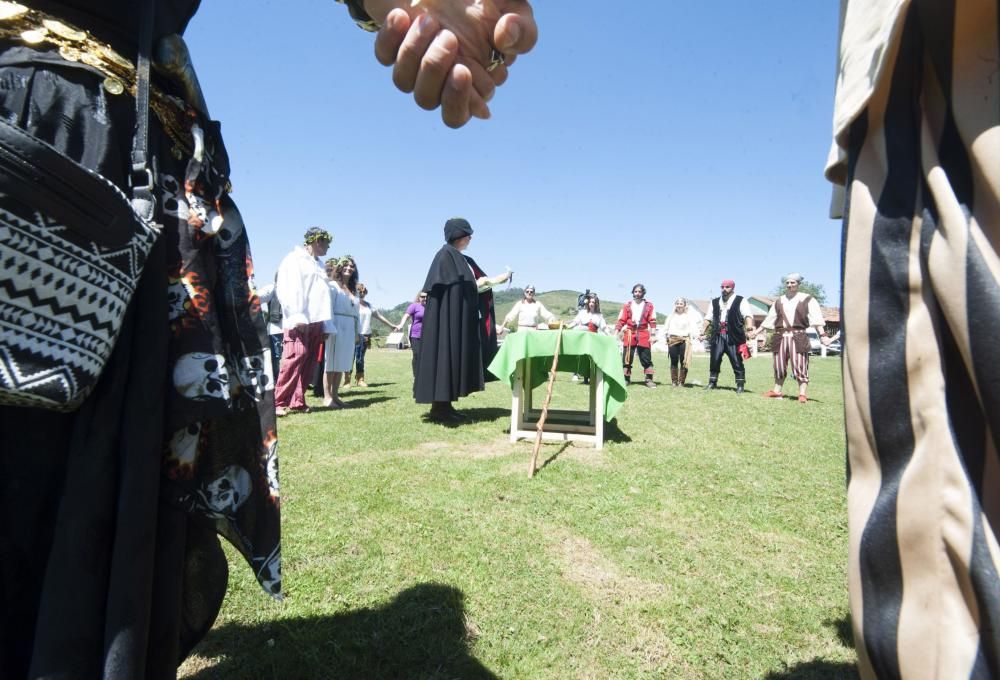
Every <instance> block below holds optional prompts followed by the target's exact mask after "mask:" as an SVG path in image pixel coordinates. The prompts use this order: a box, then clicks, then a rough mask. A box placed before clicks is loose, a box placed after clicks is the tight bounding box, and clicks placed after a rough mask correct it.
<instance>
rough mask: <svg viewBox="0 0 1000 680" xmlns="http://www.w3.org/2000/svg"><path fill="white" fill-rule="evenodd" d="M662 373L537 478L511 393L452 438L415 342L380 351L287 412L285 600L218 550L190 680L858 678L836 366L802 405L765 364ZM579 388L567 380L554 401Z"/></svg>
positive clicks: (488, 396)
mask: <svg viewBox="0 0 1000 680" xmlns="http://www.w3.org/2000/svg"><path fill="white" fill-rule="evenodd" d="M654 362H655V363H656V366H657V369H658V375H657V379H658V380H661V381H662V380H666V381H667V383H668V384H667V385H662V384H661V386H660V387H659V389H656V390H650V389H647V388H645V387H643V386H641V385H634V386H632V387H631V388H630V393H629V400H628V401H627V402H626V404H625V406H624V407H623V408H622V410H621V411H620V412H619V414H618V417H617V418H616V420H615V422H614V423H613V424H612V425H611V426H610V427H609V432H608V437H607V442H606V444H605V448H604V450H602V451H595V450H594V449H593V448H592V447H591V446H588V445H583V444H568V445H567V444H564V443H546V444H545V445H544V446H543V448H542V453H541V455H540V462H542V463H544V466H543V467H542V469H541V470H540V471H539V472H538V473H537V474H536V476H535V478H534V479H530V480H529V479H528V478H527V471H528V461H529V459H530V455H531V445H532V444H531V442H526V441H525V442H519V443H517V444H510V443H509V442H508V441H507V432H506V431H507V429H508V427H509V414H510V411H509V409H510V390H509V388H508V387H507V386H506V385H504V384H501V383H496V382H494V383H490V384H489V386H488V388H487V390H486V391H485V392H483V393H479V394H476V395H474V396H472V397H469V398H467V399H464V400H462V401H460V402H459V403H458V404H457V406H458V407H459V408H460V409H462V410H463V411H464V412H465V413H467V414H468V415H470V416H472V417H473V419H474V422H473V423H471V424H469V425H464V426H462V427H459V428H446V427H443V426H441V425H436V424H431V423H427V422H423V421H422V419H421V414H422V413H423V412H424V411H425V410H426V407H421V406H418V405H416V404H414V403H413V400H412V398H411V396H410V388H411V379H410V355H409V352H399V351H395V350H377V351H373V352H370V353H369V355H368V367H367V368H368V371H367V373H368V380H369V383H370V385H371V387H369V388H368V389H353V390H351V391H348V392H346V393H345V395H344V396H345V400H346V401H348V402H349V403H350V405H351V406H352V408H350V409H346V410H342V411H324V410H322V409H321V408H316V407H318V403H315V401H314V402H313V403H312V404H311V405H312V406H313V407H314V410H313V412H312V413H310V414H306V415H292V416H289V417H288V418H285V419H282V420H281V421H280V425H281V431H280V433H279V434H280V436H281V449H280V451H281V484H282V496H283V498H282V502H283V506H282V513H283V515H282V520H283V545H284V569H283V573H284V579H285V587H286V593H287V598H286V600H285V601H284V602H281V603H275V602H272V601H270V600H269V599H268V598H267V597H266V596H265V595H264V594H263V593H262V592H261V591H260V589H259V588H258V587H257V584H256V582H255V581H254V579H253V576H252V574H251V572H250V570H249V569H248V568H247V567H246V566H245V564H244V563H243V562H242V560H241V558H238V557H235V553H234V552H233V551H231V550H230V551H229V556H230V586H229V593H228V595H227V597H226V601H225V604H224V605H223V608H222V612H221V614H220V616H219V620H218V621H217V622H216V625H215V628H214V630H213V631H212V632H211V633H210V634H209V635H208V637H207V638H206V640H205V641H204V642H203V643H202V644H201V645H200V646H199V647H198V648H197V649H196V650H195V653H194V655H193V656H192V657H191V658H190V659H188V661H187V662H186V663H185V664H184V666H182V668H181V677H188V678H199V679H207V678H226V679H231V678H382V677H385V678H441V679H445V678H531V679H536V678H553V679H555V678H594V679H598V678H844V677H847V678H851V677H856V674H855V672H854V665H853V664H854V659H855V655H854V651H853V649H852V648H851V643H850V626H849V623H848V608H847V586H846V567H845V565H846V556H847V520H846V508H845V484H844V453H843V448H844V434H843V400H842V396H841V389H840V360H839V358H822V359H821V358H814V359H813V361H812V366H811V369H812V376H813V381H812V385H811V389H810V397H811V398H812V401H810V402H809V403H808V404H805V405H803V404H798V403H797V402H795V401H793V400H790V399H786V400H783V401H772V400H765V399H762V398H761V397H760V393H762V392H764V391H765V390H767V389H770V387H771V382H772V381H771V364H770V355H762V356H760V357H758V358H756V359H752V360H750V361H749V362H748V370H747V375H748V388H749V389H750V390H752V392H750V393H747V394H745V395H742V396H739V395H737V394H736V393H735V392H733V391H732V389H731V388H732V386H733V378H732V372H731V371H730V369H729V367H728V365H727V364H724V367H723V371H722V377H721V380H720V386H721V387H722V388H723V389H719V390H715V391H712V392H705V391H703V390H701V389H698V388H695V387H690V386H689V387H688V388H687V389H673V388H671V387H670V386H669V371H668V366H669V361H668V359H667V357H666V355H664V354H654ZM707 374H708V360H707V358H705V357H704V356H703V355H702V356H698V355H696V356H695V359H694V365H693V366H692V371H691V375H690V376H689V380H690V379H695V380H699V381H701V382H705V381H706V379H707ZM792 384H793V383H792V381H791V380H790V381H789V384H788V385H786V391H788V392H791V391H793V387H792ZM585 389H586V388H584V387H583V386H582V385H580V384H578V383H574V382H571V381H570V379H569V375H568V374H560V375H559V381H558V382H557V384H556V397H555V401H556V402H557V405H573V404H584V403H585V401H584V399H585V397H584V393H585ZM537 398H538V399H540V398H541V394H539V395H538V397H537Z"/></svg>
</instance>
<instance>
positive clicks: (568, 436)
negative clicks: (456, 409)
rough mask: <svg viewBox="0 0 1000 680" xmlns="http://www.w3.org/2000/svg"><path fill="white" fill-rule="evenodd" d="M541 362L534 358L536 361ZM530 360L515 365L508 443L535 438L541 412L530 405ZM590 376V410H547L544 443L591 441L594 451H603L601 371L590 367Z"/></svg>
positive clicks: (602, 381) (602, 378)
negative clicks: (592, 373)
mask: <svg viewBox="0 0 1000 680" xmlns="http://www.w3.org/2000/svg"><path fill="white" fill-rule="evenodd" d="M540 360H541V359H537V358H536V359H534V361H540ZM531 362H532V359H530V358H528V359H522V360H521V361H519V362H517V373H516V375H515V378H514V388H513V390H512V397H511V406H510V441H511V442H516V441H517V440H518V439H534V438H535V436H536V435H537V426H538V419H539V418H540V417H541V414H542V411H541V409H537V408H534V407H533V406H532V403H531V386H530V385H531V383H530V381H529V380H528V376H529V375H531ZM592 367H593V369H594V371H593V372H594V375H593V377H592V378H591V381H590V409H589V410H588V411H571V410H559V409H549V413H548V418H547V419H546V421H545V429H544V431H543V432H542V439H543V440H546V441H583V442H591V443H593V445H594V448H595V449H602V448H604V372H603V371H602V370H601V369H600V368H599V367H598V366H596V365H592Z"/></svg>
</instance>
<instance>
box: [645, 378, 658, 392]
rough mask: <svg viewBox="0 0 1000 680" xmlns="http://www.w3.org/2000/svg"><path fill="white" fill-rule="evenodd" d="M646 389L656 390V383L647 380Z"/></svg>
mask: <svg viewBox="0 0 1000 680" xmlns="http://www.w3.org/2000/svg"><path fill="white" fill-rule="evenodd" d="M646 387H648V388H650V389H653V390H655V389H656V383H655V382H653V379H652V378H649V379H647V380H646Z"/></svg>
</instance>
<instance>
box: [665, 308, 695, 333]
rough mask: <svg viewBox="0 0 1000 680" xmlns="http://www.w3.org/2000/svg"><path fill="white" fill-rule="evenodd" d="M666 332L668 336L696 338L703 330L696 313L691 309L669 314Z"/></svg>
mask: <svg viewBox="0 0 1000 680" xmlns="http://www.w3.org/2000/svg"><path fill="white" fill-rule="evenodd" d="M664 332H665V334H666V335H668V336H670V335H679V336H681V337H682V338H695V337H698V334H699V333H700V332H701V327H700V326H699V325H698V321H697V319H695V317H694V314H692V313H691V312H690V311H686V312H684V313H683V314H679V313H677V312H672V313H671V314H670V315H669V316H667V323H666V324H665V331H664Z"/></svg>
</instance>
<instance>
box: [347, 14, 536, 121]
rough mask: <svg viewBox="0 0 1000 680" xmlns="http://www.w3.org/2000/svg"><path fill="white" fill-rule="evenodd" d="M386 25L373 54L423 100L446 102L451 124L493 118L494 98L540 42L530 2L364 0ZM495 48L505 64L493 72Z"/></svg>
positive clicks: (424, 103)
mask: <svg viewBox="0 0 1000 680" xmlns="http://www.w3.org/2000/svg"><path fill="white" fill-rule="evenodd" d="M364 7H365V11H367V12H368V15H369V16H371V17H372V19H374V20H375V21H376V22H378V23H379V24H380V26H381V28H380V29H379V32H378V35H377V36H376V38H375V57H376V58H377V59H378V60H379V62H381V63H382V64H385V65H386V66H390V65H391V66H393V72H392V80H393V83H395V85H396V87H397V88H399V89H400V90H402V91H403V92H412V93H413V98H414V100H415V101H416V102H417V105H418V106H420V107H421V108H424V109H427V110H433V109H436V108H437V107H438V106H440V107H441V120H443V121H444V123H445V125H447V126H448V127H453V128H457V127H461V126H463V125H465V124H466V123H467V122H468V121H469V119H470V118H472V117H473V116H474V117H476V118H483V119H486V118H489V117H490V109H489V106H488V104H487V103H488V102H489V101H490V100H491V99H492V98H493V94H494V92H495V90H496V87H497V85H502V84H503V83H504V81H505V80H507V67H509V66H510V65H511V64H512V63H513V62H514V59H515V57H516V55H518V54H523V53H525V52H527V51H529V50H530V49H531V48H532V47H534V46H535V42H536V41H537V39H538V27H537V26H536V25H535V20H534V16H533V14H532V11H531V4H530V3H529V2H528V0H365V1H364ZM494 48H495V49H496V50H498V51H499V52H501V53H502V54H503V55H504V62H505V63H502V64H499V65H497V66H496V67H495V68H493V69H492V70H489V68H490V64H491V61H492V55H493V50H494Z"/></svg>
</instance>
